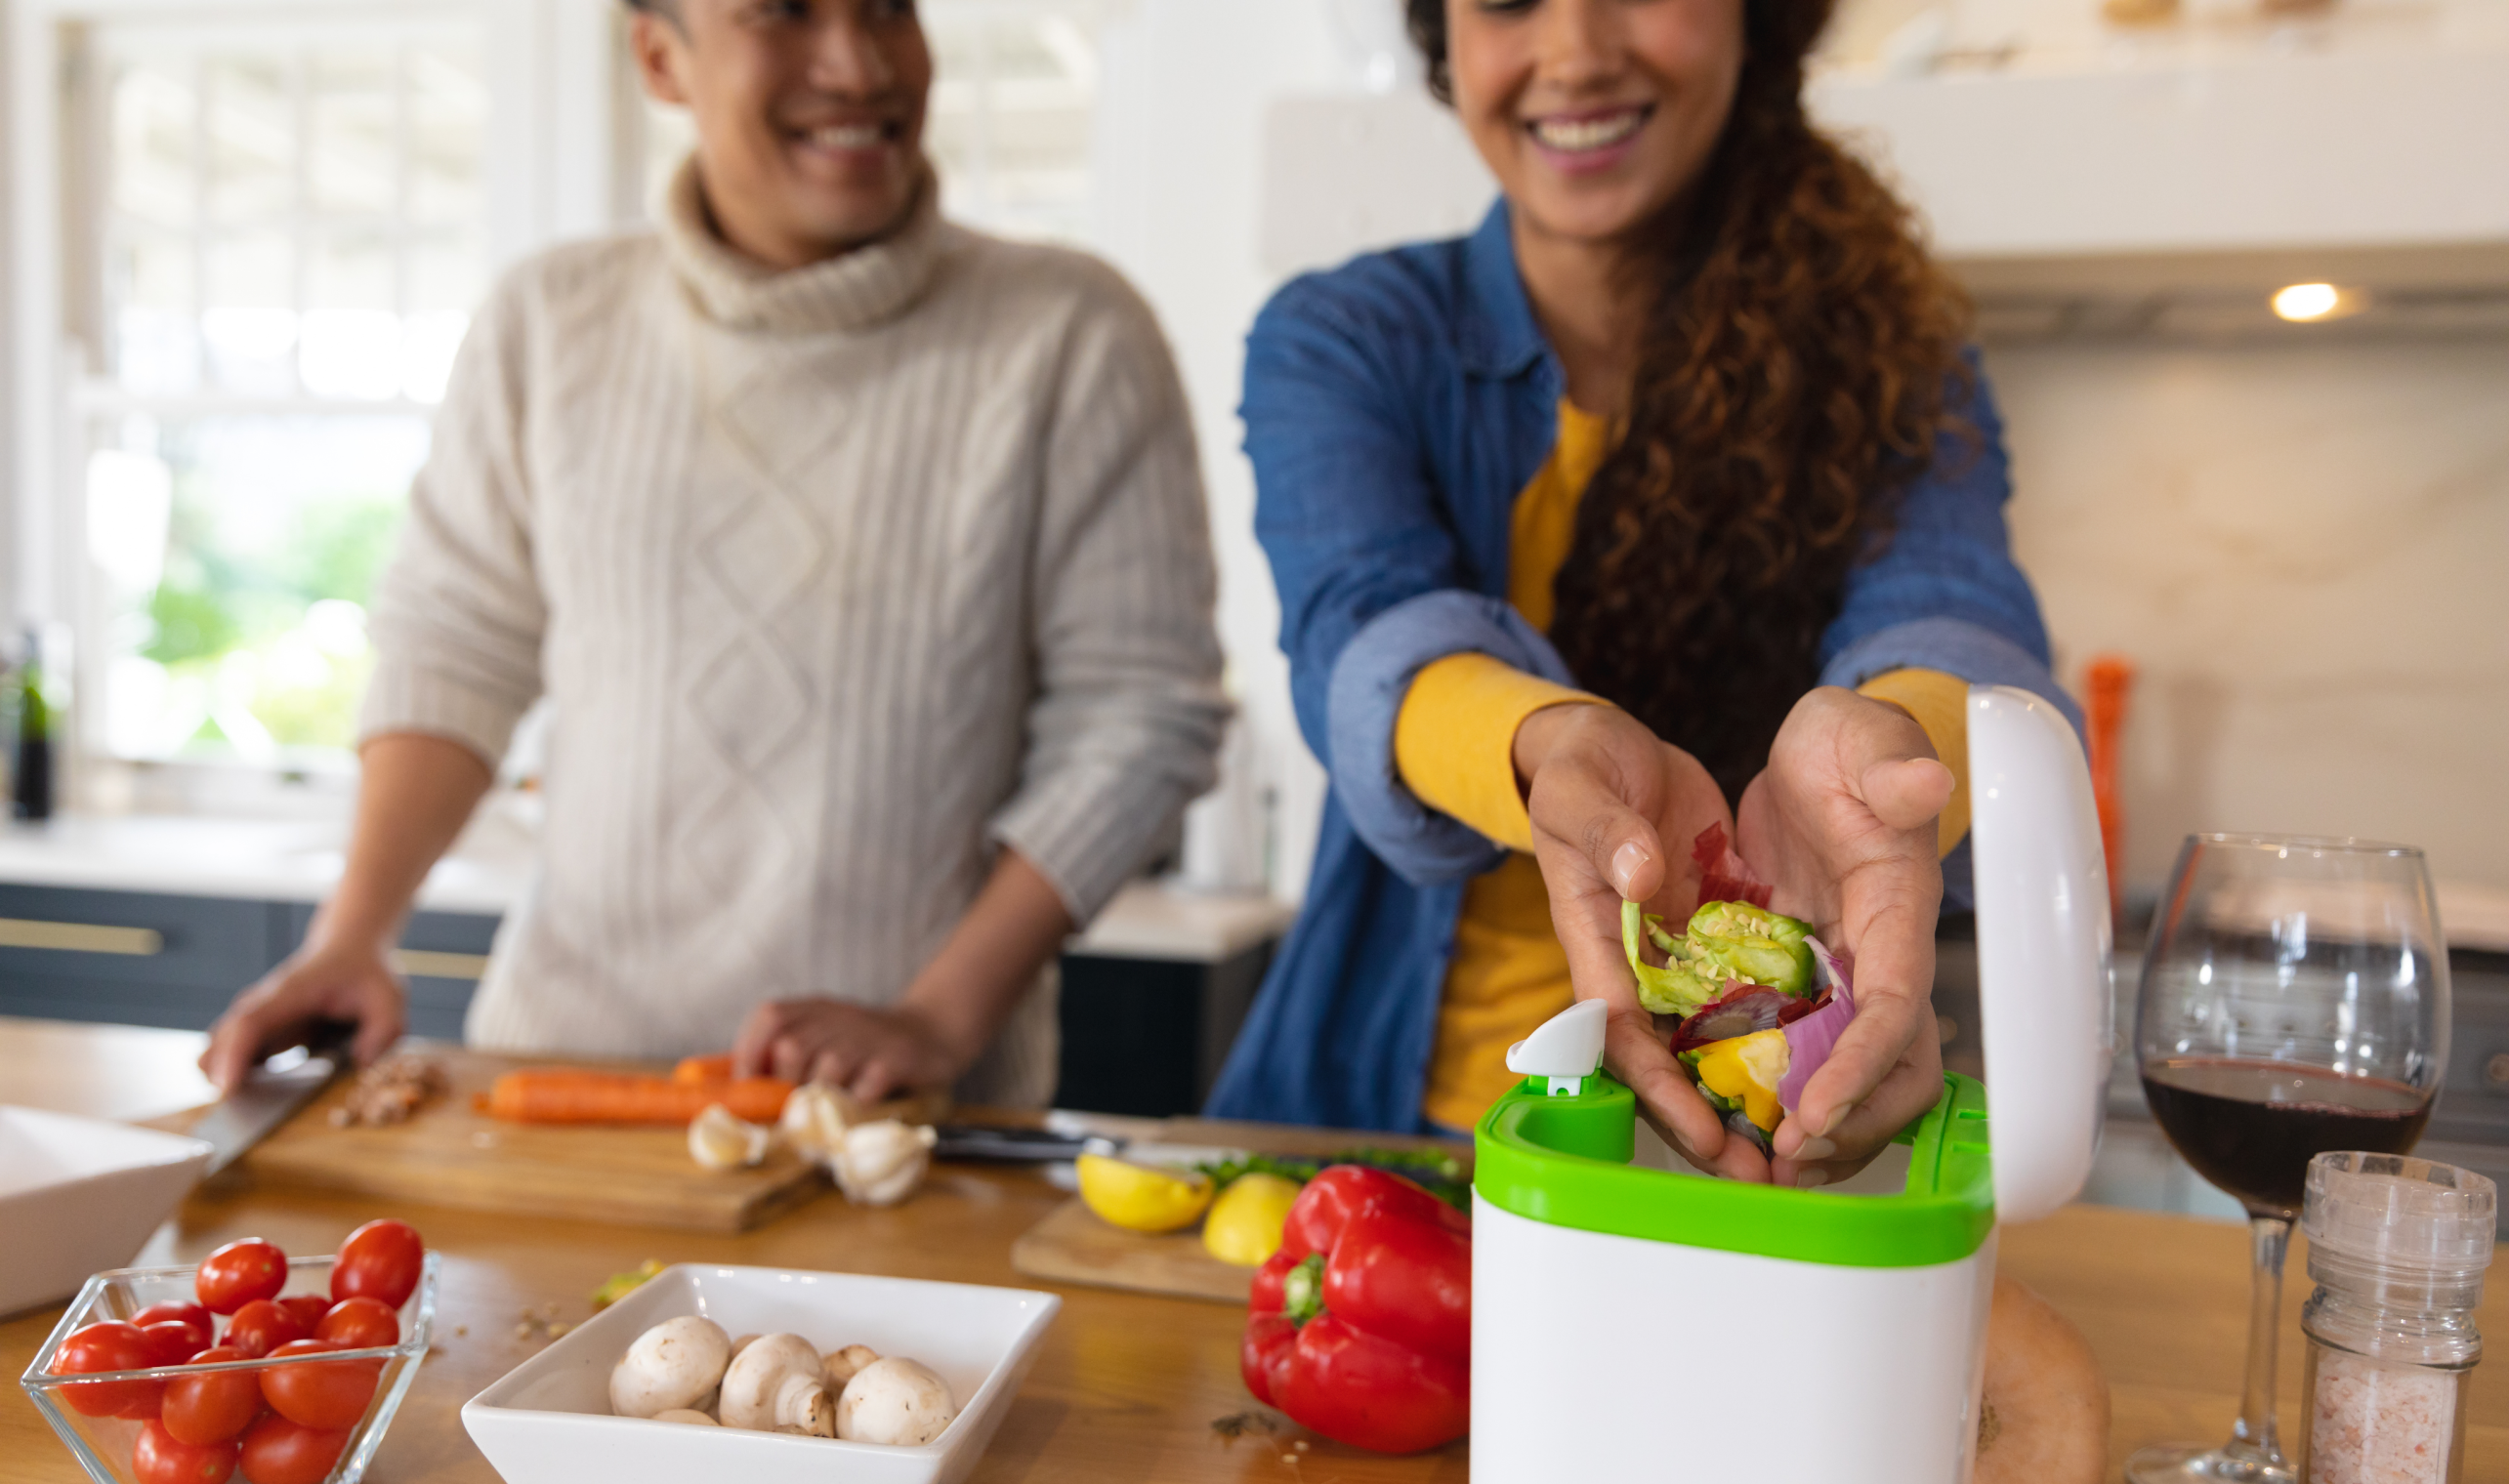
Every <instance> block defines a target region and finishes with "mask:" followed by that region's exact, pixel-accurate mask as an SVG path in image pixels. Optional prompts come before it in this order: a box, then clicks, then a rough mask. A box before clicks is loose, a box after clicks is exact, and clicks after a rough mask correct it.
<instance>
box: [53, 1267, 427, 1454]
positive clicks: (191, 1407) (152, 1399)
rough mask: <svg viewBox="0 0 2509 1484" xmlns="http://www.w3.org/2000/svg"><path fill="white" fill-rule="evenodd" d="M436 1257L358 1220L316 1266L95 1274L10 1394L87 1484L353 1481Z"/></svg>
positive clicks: (392, 1400) (393, 1385) (404, 1367)
mask: <svg viewBox="0 0 2509 1484" xmlns="http://www.w3.org/2000/svg"><path fill="white" fill-rule="evenodd" d="M438 1265H439V1257H438V1256H437V1254H435V1253H432V1252H429V1251H427V1250H426V1247H425V1244H424V1243H423V1242H422V1241H421V1240H420V1239H419V1236H418V1233H417V1232H415V1231H413V1230H411V1229H410V1228H409V1227H407V1226H405V1225H403V1224H401V1223H400V1222H398V1221H369V1222H367V1223H366V1224H365V1225H363V1226H360V1227H358V1228H357V1229H356V1230H355V1231H354V1232H352V1233H350V1234H349V1239H348V1240H347V1241H346V1242H343V1243H342V1244H341V1246H340V1250H339V1252H338V1253H336V1254H333V1255H330V1256H327V1257H296V1258H291V1257H287V1256H286V1255H285V1254H283V1253H281V1252H280V1251H279V1250H278V1249H277V1248H276V1247H274V1246H272V1244H270V1243H268V1242H264V1241H260V1240H258V1239H251V1238H248V1239H246V1240H244V1241H240V1242H230V1243H228V1244H227V1245H226V1246H224V1247H221V1248H219V1249H218V1250H217V1251H216V1252H213V1253H211V1254H210V1255H209V1256H208V1257H204V1258H202V1259H201V1261H200V1262H199V1264H198V1265H197V1266H194V1267H131V1268H120V1269H117V1270H115V1271H112V1272H104V1273H98V1274H97V1275H96V1276H94V1277H92V1278H90V1279H88V1280H87V1285H86V1287H84V1288H82V1289H80V1290H79V1292H78V1297H77V1298H74V1299H72V1300H71V1301H70V1305H69V1309H68V1311H67V1312H66V1313H64V1314H63V1315H62V1318H61V1323H59V1324H58V1325H55V1326H54V1327H53V1332H52V1334H51V1336H50V1337H48V1338H47V1339H46V1340H44V1343H43V1347H42V1348H41V1349H40V1350H38V1351H36V1353H35V1360H34V1363H33V1364H32V1365H30V1366H28V1367H27V1368H26V1374H25V1375H24V1376H23V1377H21V1378H20V1383H21V1384H22V1385H23V1386H24V1387H25V1388H26V1391H27V1394H28V1395H30V1396H32V1397H33V1398H34V1402H35V1407H36V1409H37V1410H38V1411H40V1412H42V1413H43V1415H44V1421H46V1422H50V1423H52V1427H53V1430H54V1431H55V1432H58V1433H60V1434H61V1438H62V1441H63V1442H64V1443H66V1444H68V1445H69V1451H70V1452H71V1453H72V1454H74V1455H76V1456H77V1458H78V1462H79V1463H81V1464H83V1465H85V1467H86V1469H87V1473H88V1477H90V1478H92V1479H95V1480H96V1481H97V1484H227V1481H228V1480H230V1479H236V1480H241V1481H243V1484H356V1481H357V1480H358V1479H359V1478H361V1477H363V1476H364V1474H365V1471H366V1465H367V1463H369V1462H371V1461H372V1460H373V1458H374V1454H375V1447H376V1445H377V1444H379V1443H381V1442H382V1441H383V1435H384V1430H385V1429H386V1428H388V1427H390V1426H391V1425H392V1418H393V1414H394V1413H395V1412H397V1411H398V1410H399V1408H400V1401H401V1398H402V1396H404V1395H405V1394H407V1392H408V1390H409V1386H410V1383H411V1382H412V1381H416V1380H417V1378H418V1363H419V1360H420V1358H421V1357H423V1356H424V1355H425V1354H426V1353H427V1345H428V1340H429V1338H430V1333H431V1331H433V1329H434V1328H435V1318H436V1277H437V1268H438Z"/></svg>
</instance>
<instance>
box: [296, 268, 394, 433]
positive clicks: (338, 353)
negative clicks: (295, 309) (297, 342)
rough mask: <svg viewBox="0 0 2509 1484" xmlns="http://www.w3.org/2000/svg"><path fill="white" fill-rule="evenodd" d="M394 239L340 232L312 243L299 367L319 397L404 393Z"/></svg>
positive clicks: (377, 396) (307, 384) (385, 396)
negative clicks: (303, 335) (395, 281)
mask: <svg viewBox="0 0 2509 1484" xmlns="http://www.w3.org/2000/svg"><path fill="white" fill-rule="evenodd" d="M393 277H394V253H393V239H392V236H391V235H390V234H389V233H385V232H379V231H374V230H371V229H369V230H363V231H335V232H329V233H325V234H324V235H323V236H322V237H320V238H318V239H317V240H316V241H315V244H314V255H313V258H312V260H311V261H310V262H309V263H308V264H307V272H306V276H305V320H304V333H305V342H304V353H303V356H302V359H301V360H300V361H299V369H300V370H301V372H302V374H303V375H304V377H305V390H306V391H307V392H312V393H313V394H314V395H315V396H337V397H370V398H388V397H392V396H395V395H397V394H398V393H399V392H400V315H399V314H398V313H397V301H398V295H397V293H396V291H395V287H394V282H393Z"/></svg>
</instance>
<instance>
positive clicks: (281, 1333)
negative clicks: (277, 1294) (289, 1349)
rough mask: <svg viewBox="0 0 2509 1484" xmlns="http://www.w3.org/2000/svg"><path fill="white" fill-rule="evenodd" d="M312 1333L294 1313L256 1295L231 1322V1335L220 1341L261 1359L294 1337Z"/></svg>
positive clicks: (251, 1357) (302, 1336) (229, 1324)
mask: <svg viewBox="0 0 2509 1484" xmlns="http://www.w3.org/2000/svg"><path fill="white" fill-rule="evenodd" d="M311 1338H312V1336H311V1335H310V1334H309V1333H308V1332H307V1330H306V1328H305V1326H304V1325H303V1324H301V1323H299V1322H298V1320H297V1317H296V1316H295V1315H294V1314H291V1313H289V1312H288V1311H287V1310H285V1309H283V1308H280V1307H279V1306H278V1305H277V1304H275V1303H272V1302H271V1301H270V1300H269V1299H267V1298H256V1299H254V1300H253V1301H252V1302H250V1303H248V1304H245V1305H244V1306H243V1307H242V1308H239V1309H237V1310H236V1311H235V1317H234V1318H232V1319H230V1320H228V1321H227V1338H226V1339H225V1340H220V1341H219V1343H221V1344H224V1345H227V1346H229V1347H230V1348H233V1349H237V1350H241V1351H243V1352H244V1354H245V1355H246V1356H247V1357H249V1358H250V1359H254V1360H259V1359H261V1358H262V1357H263V1356H265V1355H268V1354H269V1353H270V1352H271V1351H272V1350H275V1349H277V1348H278V1347H279V1346H280V1345H283V1344H285V1343H287V1342H288V1341H289V1340H307V1339H311Z"/></svg>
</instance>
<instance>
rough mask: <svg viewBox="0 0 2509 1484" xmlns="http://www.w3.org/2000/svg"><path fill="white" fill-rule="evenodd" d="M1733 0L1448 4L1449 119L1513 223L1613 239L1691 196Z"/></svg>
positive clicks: (1714, 115) (1730, 98)
mask: <svg viewBox="0 0 2509 1484" xmlns="http://www.w3.org/2000/svg"><path fill="white" fill-rule="evenodd" d="M1744 3H1745V0H1446V59H1447V67H1448V69H1449V71H1450V73H1451V75H1452V77H1453V82H1454V88H1453V91H1454V101H1455V111H1456V113H1457V114H1458V115H1459V116H1460V117H1461V118H1462V119H1463V123H1464V127H1465V129H1466V130H1467V131H1468V132H1469V133H1470V134H1471V136H1472V141H1473V145H1474V147H1475V148H1477V149H1479V150H1480V151H1481V156H1482V158H1483V159H1484V160H1485V161H1487V162H1488V164H1489V168H1490V171H1491V173H1492V174H1494V175H1496V176H1497V177H1498V183H1499V186H1500V188H1501V189H1503V190H1505V191H1506V192H1507V199H1508V201H1509V203H1510V204H1511V205H1512V206H1513V207H1514V209H1515V212H1516V215H1517V220H1518V222H1519V224H1520V225H1521V226H1522V227H1529V228H1531V229H1533V230H1536V231H1539V232H1542V233H1545V234H1548V235H1551V236H1557V237H1563V238H1568V239H1573V240H1581V241H1593V242H1611V241H1616V240H1618V239H1620V238H1623V237H1625V236H1626V235H1627V234H1628V233H1630V232H1631V231H1633V230H1635V229H1636V228H1637V227H1640V226H1641V225H1643V224H1644V223H1646V222H1647V221H1648V220H1649V219H1650V218H1652V217H1653V216H1654V215H1655V214H1656V213H1657V212H1658V211H1660V210H1662V209H1663V208H1664V207H1665V206H1666V205H1667V204H1669V203H1670V202H1672V201H1673V200H1675V199H1676V198H1677V197H1679V196H1680V195H1681V194H1682V193H1683V192H1685V191H1686V190H1688V189H1689V188H1690V187H1691V186H1692V185H1693V184H1694V183H1695V182H1696V181H1697V180H1698V178H1699V176H1700V174H1701V173H1702V172H1703V171H1704V170H1705V169H1706V167H1707V161H1708V157H1709V155H1710V154H1711V153H1713V152H1714V150H1715V148H1716V141H1717V138H1718V137H1719V136H1720V135H1721V134H1722V133H1723V132H1724V129H1725V120H1726V116H1727V114H1729V113H1730V112H1731V111H1732V110H1733V106H1734V91H1735V83H1736V81H1737V80H1738V79H1739V78H1740V76H1741V72H1742V52H1743V38H1742V7H1743V5H1744ZM1778 3H1783V0H1778Z"/></svg>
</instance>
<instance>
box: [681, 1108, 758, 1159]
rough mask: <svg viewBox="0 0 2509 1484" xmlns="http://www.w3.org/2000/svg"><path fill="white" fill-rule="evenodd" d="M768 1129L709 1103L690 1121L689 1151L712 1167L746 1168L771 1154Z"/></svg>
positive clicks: (729, 1110) (693, 1156)
mask: <svg viewBox="0 0 2509 1484" xmlns="http://www.w3.org/2000/svg"><path fill="white" fill-rule="evenodd" d="M768 1137H769V1135H768V1131H767V1130H765V1129H764V1128H761V1127H760V1126H759V1125H757V1124H752V1123H743V1122H741V1121H740V1120H739V1119H737V1118H734V1117H732V1110H731V1109H730V1108H727V1107H725V1106H724V1105H723V1104H721V1103H719V1102H716V1103H708V1104H706V1109H705V1111H704V1112H702V1113H700V1114H698V1115H697V1116H696V1117H695V1118H694V1119H692V1120H690V1124H689V1154H690V1157H691V1158H693V1159H694V1160H695V1161H696V1162H697V1163H698V1164H700V1165H703V1166H704V1167H705V1168H707V1169H708V1170H745V1169H747V1168H749V1167H750V1166H752V1165H755V1164H757V1163H758V1162H759V1161H761V1160H764V1159H765V1158H766V1157H767V1143H768Z"/></svg>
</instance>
